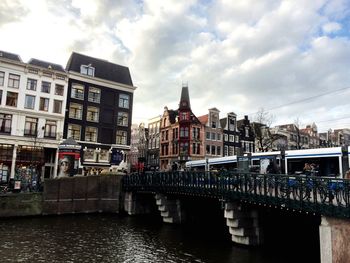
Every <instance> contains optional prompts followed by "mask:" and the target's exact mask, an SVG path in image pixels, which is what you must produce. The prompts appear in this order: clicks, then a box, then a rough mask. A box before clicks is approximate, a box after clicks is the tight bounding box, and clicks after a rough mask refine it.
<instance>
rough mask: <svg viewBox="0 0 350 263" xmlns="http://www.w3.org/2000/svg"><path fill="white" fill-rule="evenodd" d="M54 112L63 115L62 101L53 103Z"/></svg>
mask: <svg viewBox="0 0 350 263" xmlns="http://www.w3.org/2000/svg"><path fill="white" fill-rule="evenodd" d="M53 112H54V113H62V101H60V100H54V101H53Z"/></svg>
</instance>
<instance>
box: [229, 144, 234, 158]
mask: <svg viewBox="0 0 350 263" xmlns="http://www.w3.org/2000/svg"><path fill="white" fill-rule="evenodd" d="M228 155H229V156H232V155H234V148H233V146H229V147H228Z"/></svg>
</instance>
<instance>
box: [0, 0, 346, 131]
mask: <svg viewBox="0 0 350 263" xmlns="http://www.w3.org/2000/svg"><path fill="white" fill-rule="evenodd" d="M33 1H35V4H33ZM33 1H30V3H29V2H28V1H25V0H20V1H8V0H5V2H3V1H2V2H1V3H0V10H6V12H5V11H4V12H3V13H4V14H6V13H13V14H17V15H13V16H11V17H9V16H5V15H2V17H1V18H0V34H1V36H2V41H1V44H0V49H2V50H7V51H10V52H14V53H18V54H20V55H21V56H22V57H23V58H24V59H25V60H26V59H29V58H30V57H36V58H41V59H44V60H48V61H52V62H56V63H60V64H62V65H65V63H66V61H67V59H68V57H69V55H70V53H71V52H72V51H77V52H81V53H85V54H88V55H91V56H95V57H100V58H103V59H108V60H109V61H113V62H115V63H118V64H122V65H126V66H128V67H129V68H130V71H131V76H132V78H133V82H134V84H135V86H137V87H138V89H137V90H136V91H135V99H134V110H133V118H134V121H135V122H140V121H147V119H148V118H151V117H154V116H156V115H159V114H162V113H163V108H164V106H168V107H169V108H173V109H176V108H177V106H178V101H179V99H180V92H181V86H182V83H186V82H188V85H189V89H190V96H191V105H192V109H193V111H194V113H195V114H196V115H198V116H199V115H203V114H206V113H207V109H209V108H212V107H217V108H218V109H219V110H220V111H221V114H222V116H225V115H226V113H227V112H231V111H233V112H236V113H237V114H238V115H239V117H243V115H246V114H250V116H249V117H250V118H252V117H253V116H252V115H251V113H254V112H256V111H257V110H258V109H259V108H261V107H264V108H265V109H272V110H271V113H273V114H274V115H275V116H276V123H285V122H293V121H294V120H295V119H296V118H297V117H299V118H300V119H301V121H302V122H303V123H308V122H312V121H315V122H316V124H317V121H318V120H319V121H322V120H328V119H330V120H332V119H335V118H338V117H339V116H343V115H344V112H347V111H348V106H347V105H348V102H347V100H346V98H347V97H348V95H349V90H343V91H342V92H337V93H334V94H333V93H329V94H330V95H329V96H320V97H317V98H314V99H313V98H311V99H309V100H306V101H303V100H304V99H305V98H310V97H313V96H315V95H317V94H323V93H327V92H332V91H333V90H338V89H341V88H344V87H348V83H350V74H348V72H347V71H348V68H349V66H350V48H349V45H350V40H349V32H350V31H349V24H347V23H346V18H347V17H348V16H349V7H350V3H349V2H348V1H347V0H332V1H326V0H315V1H303V0H295V1H289V0H267V1H254V0H237V1H228V0H221V1H195V0H191V1H186V2H181V1H176V0H168V1H163V0H157V1H153V0H147V1H138V0H134V1H128V0H121V1H118V3H117V2H116V1H113V0H100V1H98V0H88V2H87V1H81V0H72V1H62V2H59V3H57V1H52V0H47V1H45V0H33ZM4 3H5V4H4ZM3 13H2V12H1V11H0V15H1V14H3ZM14 32H16V33H15V34H14ZM344 32H345V33H346V34H347V35H345V34H344ZM294 101H303V102H302V103H295V104H290V102H294ZM280 105H285V106H284V107H278V108H276V106H280ZM345 121H347V120H345ZM345 121H344V120H341V121H338V122H334V121H328V122H325V121H322V122H320V124H319V126H320V128H321V129H323V130H327V129H328V128H332V127H336V126H337V125H338V126H339V125H341V124H342V123H343V124H344V123H345ZM348 122H349V123H350V119H349V120H348ZM338 126H337V127H338ZM347 127H350V124H349V125H348V126H347Z"/></svg>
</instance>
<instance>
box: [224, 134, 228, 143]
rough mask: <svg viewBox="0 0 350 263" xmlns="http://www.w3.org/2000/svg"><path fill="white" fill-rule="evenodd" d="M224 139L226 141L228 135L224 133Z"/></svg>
mask: <svg viewBox="0 0 350 263" xmlns="http://www.w3.org/2000/svg"><path fill="white" fill-rule="evenodd" d="M224 141H225V142H227V141H228V135H227V134H224Z"/></svg>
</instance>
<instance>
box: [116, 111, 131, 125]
mask: <svg viewBox="0 0 350 263" xmlns="http://www.w3.org/2000/svg"><path fill="white" fill-rule="evenodd" d="M117 124H118V125H119V126H128V114H127V113H126V112H118V121H117Z"/></svg>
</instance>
